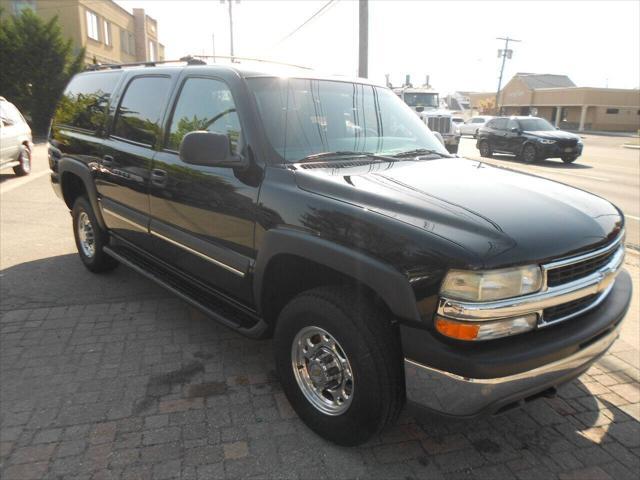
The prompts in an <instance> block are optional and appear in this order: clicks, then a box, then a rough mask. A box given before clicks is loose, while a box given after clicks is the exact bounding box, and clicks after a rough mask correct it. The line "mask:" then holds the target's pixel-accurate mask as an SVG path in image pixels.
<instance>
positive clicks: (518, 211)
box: [296, 158, 623, 268]
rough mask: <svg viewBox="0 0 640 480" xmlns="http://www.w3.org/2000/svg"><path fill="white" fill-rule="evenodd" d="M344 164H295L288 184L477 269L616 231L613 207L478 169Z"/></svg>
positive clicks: (589, 244)
mask: <svg viewBox="0 0 640 480" xmlns="http://www.w3.org/2000/svg"><path fill="white" fill-rule="evenodd" d="M349 164H355V165H360V166H355V167H349V166H346V167H339V168H336V167H333V168H332V166H331V164H330V163H327V164H325V165H326V167H323V166H322V165H317V164H315V165H301V166H299V167H297V169H296V182H297V184H298V186H299V188H301V189H304V190H307V191H309V192H313V193H317V194H320V195H324V196H327V197H331V198H334V199H336V200H340V201H343V202H347V203H350V204H352V205H356V206H358V207H360V208H362V209H364V210H367V211H369V212H372V214H377V215H380V216H382V217H386V218H387V219H390V220H389V221H390V222H391V223H393V222H395V221H398V222H404V223H406V224H409V225H412V226H413V227H415V228H416V229H420V230H422V231H423V232H424V233H425V234H426V235H437V236H438V237H440V238H443V239H446V240H448V241H450V242H452V243H455V244H457V245H458V246H460V247H462V248H463V249H464V250H466V251H468V252H473V254H474V255H475V256H477V257H478V258H479V263H480V265H477V267H478V268H497V267H502V266H508V265H515V264H523V263H528V262H532V263H537V262H544V261H548V260H550V259H554V258H559V257H562V256H566V255H570V254H575V253H577V252H580V251H584V250H588V249H592V248H595V247H597V246H600V245H602V244H604V243H607V242H609V241H611V240H613V238H614V237H615V236H617V235H618V234H619V232H620V230H621V228H622V224H623V218H622V216H621V214H620V212H619V211H618V210H617V209H616V207H614V206H613V205H612V204H611V203H609V202H608V201H606V200H604V199H602V198H600V197H597V196H595V195H592V194H590V193H587V192H584V191H582V190H579V189H576V188H573V187H569V186H567V185H564V184H561V183H557V182H553V181H550V180H546V179H543V178H540V177H536V176H534V175H528V174H522V173H517V172H514V171H511V170H508V169H504V168H499V167H494V166H491V165H488V164H485V163H482V162H477V161H472V160H467V159H463V158H445V159H438V160H410V161H401V162H393V163H372V164H368V165H365V166H362V162H341V165H349ZM305 167H306V168H305ZM389 228H393V227H389Z"/></svg>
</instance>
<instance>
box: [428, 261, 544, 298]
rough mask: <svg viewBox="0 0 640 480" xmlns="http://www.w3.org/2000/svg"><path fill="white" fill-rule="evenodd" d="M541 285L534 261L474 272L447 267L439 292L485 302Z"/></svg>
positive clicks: (529, 290) (529, 291) (540, 275)
mask: <svg viewBox="0 0 640 480" xmlns="http://www.w3.org/2000/svg"><path fill="white" fill-rule="evenodd" d="M541 287H542V272H541V271H540V267H539V266H537V265H530V266H526V267H516V268H503V269H500V270H488V271H484V272H482V271H481V272H474V271H470V270H450V271H449V272H448V273H447V276H446V277H445V279H444V282H443V283H442V288H441V289H440V293H441V294H442V296H444V297H447V298H450V299H452V300H453V299H456V300H469V301H473V302H486V301H491V300H502V299H505V298H511V297H518V296H520V295H526V294H528V293H534V292H537V291H539V290H540V288H541Z"/></svg>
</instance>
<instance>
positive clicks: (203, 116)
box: [149, 76, 259, 301]
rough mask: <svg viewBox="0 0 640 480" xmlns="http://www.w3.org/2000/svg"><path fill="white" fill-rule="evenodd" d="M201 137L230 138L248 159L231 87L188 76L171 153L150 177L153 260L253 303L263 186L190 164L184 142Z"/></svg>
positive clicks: (160, 157)
mask: <svg viewBox="0 0 640 480" xmlns="http://www.w3.org/2000/svg"><path fill="white" fill-rule="evenodd" d="M194 130H207V131H210V132H215V133H222V134H226V135H227V136H228V138H229V142H230V145H231V149H232V151H233V152H235V153H237V154H246V152H245V151H244V149H243V147H244V142H243V140H242V138H243V135H242V127H241V124H240V117H239V115H238V112H237V111H236V102H235V101H234V98H233V96H232V94H231V90H230V89H229V87H228V86H227V84H226V83H225V82H224V81H222V80H220V79H217V78H210V77H198V76H187V77H186V78H185V79H184V80H183V82H182V84H181V88H180V91H179V94H178V96H177V98H176V100H175V101H174V107H173V113H172V114H171V115H170V116H169V119H168V122H167V135H166V140H165V145H164V149H163V150H162V151H160V152H158V154H157V155H156V157H155V158H154V161H153V167H152V170H151V179H150V190H149V192H150V212H151V225H150V230H151V234H152V235H153V236H154V237H155V240H154V253H155V254H156V255H158V256H159V257H160V258H161V259H162V260H164V261H165V262H167V263H170V264H171V265H173V266H174V267H176V268H178V269H180V270H181V271H184V272H187V273H189V274H190V275H191V276H192V277H195V278H196V279H198V280H199V281H201V282H203V283H205V284H208V285H209V286H211V287H214V288H215V289H217V290H219V291H222V292H223V293H226V294H229V295H230V296H232V297H236V298H237V299H239V300H242V301H250V298H251V291H250V288H249V287H248V282H247V281H246V278H245V276H246V274H247V272H248V269H249V265H250V263H251V261H252V259H253V257H254V249H253V248H254V243H253V235H254V223H255V209H256V202H257V198H258V189H259V180H256V178H255V176H254V175H252V174H251V172H241V171H235V170H234V169H231V168H221V167H211V166H201V165H190V164H187V163H185V162H183V161H182V160H181V159H180V155H179V153H178V152H179V148H180V142H181V140H182V138H183V137H184V135H186V134H187V133H189V132H191V131H194Z"/></svg>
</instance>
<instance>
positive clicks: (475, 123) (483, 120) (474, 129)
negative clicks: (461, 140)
mask: <svg viewBox="0 0 640 480" xmlns="http://www.w3.org/2000/svg"><path fill="white" fill-rule="evenodd" d="M492 118H493V117H491V116H489V115H478V116H477V117H473V118H470V119H469V120H467V121H466V122H464V123H460V124H458V128H459V129H460V134H461V135H471V136H473V138H476V135H477V134H478V130H479V129H480V128H482V127H484V126H485V125H486V124H487V122H488V121H489V120H491V119H492Z"/></svg>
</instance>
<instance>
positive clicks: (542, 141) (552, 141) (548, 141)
mask: <svg viewBox="0 0 640 480" xmlns="http://www.w3.org/2000/svg"><path fill="white" fill-rule="evenodd" d="M539 141H540V143H543V144H545V145H551V144H552V143H556V141H555V140H547V139H545V138H541V139H540V140H539Z"/></svg>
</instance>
